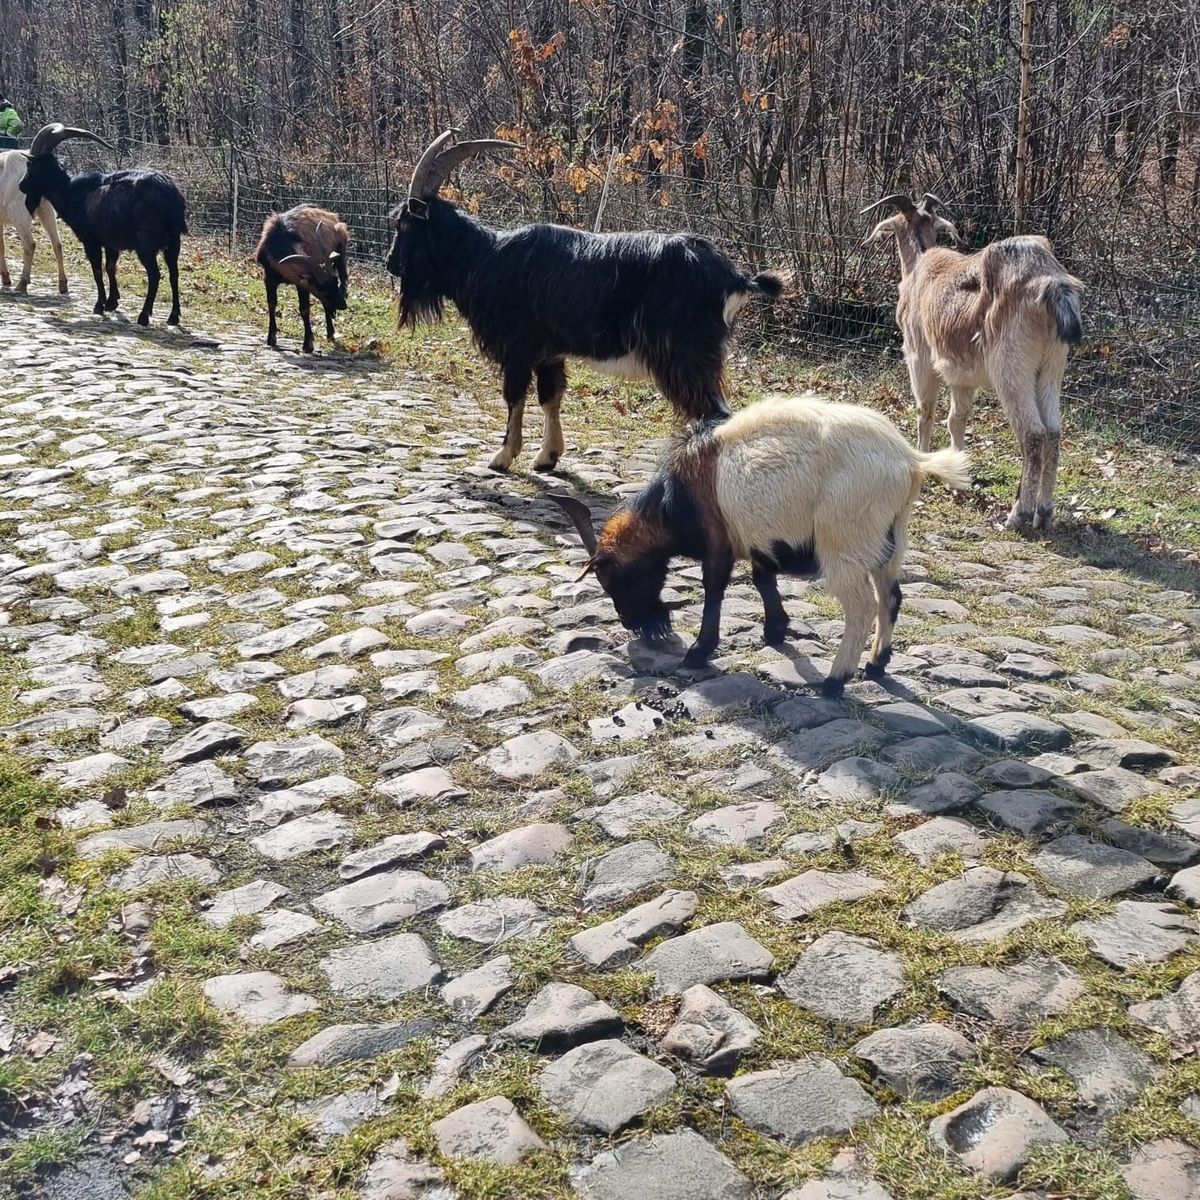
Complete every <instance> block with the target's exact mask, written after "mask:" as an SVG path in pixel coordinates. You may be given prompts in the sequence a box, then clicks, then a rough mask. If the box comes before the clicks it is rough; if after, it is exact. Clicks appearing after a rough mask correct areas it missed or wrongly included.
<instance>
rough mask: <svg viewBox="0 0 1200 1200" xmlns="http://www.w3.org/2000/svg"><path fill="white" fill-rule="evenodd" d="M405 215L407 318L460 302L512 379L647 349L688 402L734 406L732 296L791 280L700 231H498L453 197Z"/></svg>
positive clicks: (775, 291)
mask: <svg viewBox="0 0 1200 1200" xmlns="http://www.w3.org/2000/svg"><path fill="white" fill-rule="evenodd" d="M422 211H423V213H424V214H425V215H423V216H417V215H414V214H413V213H412V212H410V211H409V210H408V208H407V206H402V207H401V208H399V209H397V210H396V211H395V212H394V213H393V214H392V216H393V218H394V220H395V223H396V232H395V236H394V238H393V240H392V246H391V250H390V251H389V253H388V257H387V268H388V270H389V271H390V272H391V273H392V274H393V275H396V276H399V278H400V321H401V324H404V325H414V324H416V323H417V322H420V321H433V320H438V319H440V318H441V316H442V313H443V305H444V302H445V301H446V300H451V301H453V302H454V304H455V306H456V307H457V308H458V310H459V311H460V312H461V313H462V314H463V316H464V317H465V318H466V320H467V323H468V324H469V325H470V327H471V332H472V334H473V335H474V337H475V341H476V343H477V344H478V346H479V348H480V350H481V351H482V352H483V353H484V354H485V355H486V356H487V357H488V358H490V359H492V360H493V361H494V362H497V363H499V364H500V365H501V367H502V368H503V369H504V373H505V376H506V378H507V377H509V376H510V375H511V376H513V377H518V376H525V375H529V374H531V373H532V372H533V371H534V370H536V368H537V367H538V366H539V365H540V364H542V363H546V362H554V361H559V360H561V359H563V358H564V357H573V358H590V359H596V360H604V359H616V358H622V357H624V356H625V355H627V354H633V355H636V357H637V358H638V359H639V360H640V361H642V362H643V363H644V364H645V365H646V368H647V369H648V370H649V372H650V374H651V375H652V377H653V378H654V381H655V382H656V383H657V384H658V386H659V387H660V388H661V389H662V392H663V394H664V395H665V396H666V397H667V399H668V400H669V401H670V402H671V403H672V404H673V405H674V406H675V409H676V410H677V412H678V413H679V414H680V415H681V416H684V417H688V418H696V417H698V418H707V417H712V416H728V415H729V409H728V407H727V406H726V404H725V400H724V393H723V386H722V383H723V379H722V376H723V371H724V362H725V350H726V347H727V344H728V342H729V337H730V329H729V326H728V325H727V324H726V321H725V315H724V308H725V302H726V300H728V299H729V297H730V296H734V295H739V294H743V295H744V294H755V295H762V296H764V297H768V298H772V297H774V296H777V295H779V293H780V292H781V291H782V288H783V283H782V280H781V279H780V278H779V277H778V276H776V275H772V274H770V273H764V274H760V275H755V276H753V277H751V276H748V275H743V274H741V273H740V272H739V271H738V270H737V269H736V268H735V267H734V265H733V264H732V263H731V262H730V261H729V259H728V258H726V256H725V255H724V254H722V253H721V251H719V250H718V249H717V248H716V247H715V246H714V245H712V243H711V242H708V241H706V240H705V239H704V238H699V237H694V236H692V235H690V234H670V235H667V234H659V233H614V234H593V233H585V232H581V231H579V230H576V229H568V228H566V227H563V226H559V225H526V226H523V227H522V228H520V229H514V230H511V231H504V232H502V231H498V230H494V229H489V228H487V227H486V226H484V225H482V224H481V223H480V222H478V221H476V220H474V219H473V218H472V217H470V216H468V215H467V214H465V213H463V212H461V211H460V210H459V209H457V208H455V206H454V205H452V204H450V203H449V202H448V201H445V200H441V199H433V200H430V201H428V203H427V205H425V206H424V207H423V209H422Z"/></svg>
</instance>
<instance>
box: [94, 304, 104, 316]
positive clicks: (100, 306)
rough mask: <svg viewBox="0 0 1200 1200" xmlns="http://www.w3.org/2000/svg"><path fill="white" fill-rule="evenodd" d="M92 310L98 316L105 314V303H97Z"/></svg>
mask: <svg viewBox="0 0 1200 1200" xmlns="http://www.w3.org/2000/svg"><path fill="white" fill-rule="evenodd" d="M92 312H94V313H95V314H96V316H98V317H102V316H104V305H103V304H97V305H96V307H95V308H93V309H92Z"/></svg>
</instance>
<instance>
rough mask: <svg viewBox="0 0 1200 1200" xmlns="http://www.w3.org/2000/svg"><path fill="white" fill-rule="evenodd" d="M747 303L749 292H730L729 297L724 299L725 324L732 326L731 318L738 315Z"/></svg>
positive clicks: (748, 301)
mask: <svg viewBox="0 0 1200 1200" xmlns="http://www.w3.org/2000/svg"><path fill="white" fill-rule="evenodd" d="M749 303H750V293H749V292H730V293H729V295H728V296H726V297H725V309H724V312H725V324H726V325H732V324H733V318H734V317H736V316H737V315H738V313H740V312H741V311H742V309H743V308H745V307H746V305H747V304H749Z"/></svg>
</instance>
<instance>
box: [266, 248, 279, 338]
mask: <svg viewBox="0 0 1200 1200" xmlns="http://www.w3.org/2000/svg"><path fill="white" fill-rule="evenodd" d="M263 285H264V286H265V287H266V289H267V345H268V346H270V347H271V349H272V350H274V349H276V343H277V342H278V340H279V326H278V318H277V317H276V310H277V308H278V306H279V279H278V277H277V276H276V275H275V273H274V272H273V271H272V270H271V268H270V267H268V268H267V271H266V274H265V275H264V276H263Z"/></svg>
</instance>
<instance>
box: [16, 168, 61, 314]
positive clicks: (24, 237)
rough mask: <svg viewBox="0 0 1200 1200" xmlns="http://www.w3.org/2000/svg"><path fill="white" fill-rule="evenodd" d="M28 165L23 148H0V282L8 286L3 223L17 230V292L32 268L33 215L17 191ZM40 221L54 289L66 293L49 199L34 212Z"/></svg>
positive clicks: (26, 283) (26, 284)
mask: <svg viewBox="0 0 1200 1200" xmlns="http://www.w3.org/2000/svg"><path fill="white" fill-rule="evenodd" d="M28 167H29V155H28V154H26V153H25V151H24V150H5V151H3V152H0V284H2V285H3V286H4V287H12V276H11V275H9V273H8V258H7V256H6V255H5V252H4V227H5V226H6V225H11V226H12V227H13V228H14V229H15V230H16V231H17V240H18V241H19V242H20V243H21V277H20V278H19V279H18V280H17V292H18V293H19V294H20V295H24V294H25V293H26V292H27V291H28V290H29V278H30V274H31V273H32V271H33V216H31V215H30V213H29V210H28V209H27V208H26V207H25V197H24V195H23V194H22V192H21V180H22V179H24V178H25V172H26V170H27V169H28ZM34 215H35V216H36V217H37V219H38V220H39V221H41V223H42V228H43V229H44V230H45V231H46V236H47V237H48V238H49V239H50V246H51V249H53V251H54V258H55V261H56V262H57V263H58V290H59V292H60V293H62V294H63V295H64V296H65V295H66V293H67V270H66V267H65V266H64V265H63V251H62V242H61V241H60V239H59V236H58V221H57V219H56V218H55V216H54V209H53V207H52V206H51V204H50V201H49V200H43V201H42V202H41V203H40V204H39V205H38V206H37V211H36V213H35V214H34Z"/></svg>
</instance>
